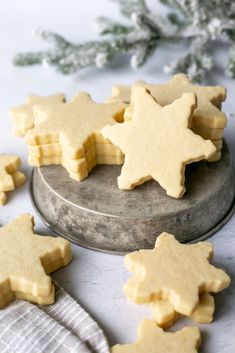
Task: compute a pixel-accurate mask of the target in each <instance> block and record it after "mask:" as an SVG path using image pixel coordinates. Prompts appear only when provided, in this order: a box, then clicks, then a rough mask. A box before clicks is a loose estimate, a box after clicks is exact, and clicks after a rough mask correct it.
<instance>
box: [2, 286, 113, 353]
mask: <svg viewBox="0 0 235 353" xmlns="http://www.w3.org/2000/svg"><path fill="white" fill-rule="evenodd" d="M55 289H56V302H55V304H52V305H47V306H38V305H34V304H32V303H30V302H27V301H24V300H15V301H14V302H12V303H11V304H9V305H8V306H7V307H5V308H4V309H2V310H0V352H1V353H13V352H14V353H91V352H92V353H109V352H110V351H109V346H108V342H107V340H106V337H105V336H104V333H103V331H102V330H101V329H100V328H99V326H98V325H97V323H96V322H95V321H94V320H93V319H92V318H91V317H90V315H89V314H88V313H87V312H86V311H85V310H84V309H83V308H82V307H81V306H80V305H79V304H78V303H77V302H76V301H75V300H74V299H73V298H72V297H71V296H70V295H69V294H68V293H66V292H65V290H64V289H62V288H61V287H59V286H58V285H57V284H55Z"/></svg>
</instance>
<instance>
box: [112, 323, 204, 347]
mask: <svg viewBox="0 0 235 353" xmlns="http://www.w3.org/2000/svg"><path fill="white" fill-rule="evenodd" d="M200 344H201V336H200V331H199V329H198V328H197V327H185V328H183V329H182V330H180V331H177V332H174V333H172V332H165V331H163V330H162V328H160V327H158V326H157V325H156V323H155V322H153V321H150V320H143V321H142V322H141V324H140V326H139V328H138V339H137V341H136V342H135V343H132V344H123V345H121V344H116V345H115V346H113V347H112V348H111V353H197V352H198V348H199V347H200Z"/></svg>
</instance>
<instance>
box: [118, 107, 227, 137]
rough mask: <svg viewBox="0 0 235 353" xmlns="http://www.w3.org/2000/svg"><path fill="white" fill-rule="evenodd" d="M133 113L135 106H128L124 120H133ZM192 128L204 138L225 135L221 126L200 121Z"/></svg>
mask: <svg viewBox="0 0 235 353" xmlns="http://www.w3.org/2000/svg"><path fill="white" fill-rule="evenodd" d="M133 114H134V109H133V107H132V106H130V107H128V108H127V109H126V110H125V113H124V120H125V121H130V120H132V116H133ZM189 127H190V126H189ZM190 128H191V129H192V131H193V132H194V133H195V134H198V135H200V136H201V137H203V138H204V139H210V140H218V139H222V137H223V135H224V129H223V128H221V129H219V128H212V127H208V126H204V125H202V124H201V123H200V122H199V123H197V122H195V123H194V124H193V126H191V127H190Z"/></svg>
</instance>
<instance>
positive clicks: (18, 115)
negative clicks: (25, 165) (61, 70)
mask: <svg viewBox="0 0 235 353" xmlns="http://www.w3.org/2000/svg"><path fill="white" fill-rule="evenodd" d="M64 102H65V96H64V94H62V93H57V94H53V95H52V96H48V97H42V96H38V95H36V94H30V95H29V96H28V97H27V98H26V101H25V104H22V105H19V106H17V107H13V108H11V109H10V110H9V112H8V114H9V116H10V118H11V120H12V121H13V132H14V133H15V135H16V136H24V135H25V134H26V132H27V131H28V130H29V129H32V128H33V127H34V114H33V108H34V107H35V106H36V105H49V104H62V103H64Z"/></svg>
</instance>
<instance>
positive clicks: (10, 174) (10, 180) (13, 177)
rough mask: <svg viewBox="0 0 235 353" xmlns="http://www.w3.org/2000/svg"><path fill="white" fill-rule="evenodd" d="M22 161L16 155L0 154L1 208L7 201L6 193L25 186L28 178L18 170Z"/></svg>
mask: <svg viewBox="0 0 235 353" xmlns="http://www.w3.org/2000/svg"><path fill="white" fill-rule="evenodd" d="M20 164H21V162H20V159H19V157H17V156H15V155H7V154H0V206H1V205H4V204H5V203H6V201H7V196H6V192H8V191H11V190H14V189H15V188H17V187H19V186H21V185H23V184H24V182H25V180H26V178H25V175H24V174H23V173H21V172H20V171H19V170H18V169H19V168H20Z"/></svg>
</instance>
